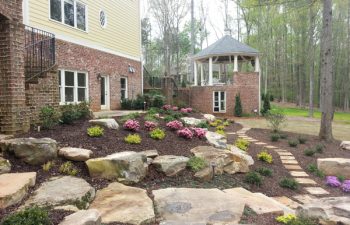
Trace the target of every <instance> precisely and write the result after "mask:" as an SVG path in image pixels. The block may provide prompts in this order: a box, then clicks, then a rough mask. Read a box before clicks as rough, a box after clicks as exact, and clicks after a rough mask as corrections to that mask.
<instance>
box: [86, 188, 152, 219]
mask: <svg viewBox="0 0 350 225" xmlns="http://www.w3.org/2000/svg"><path fill="white" fill-rule="evenodd" d="M90 209H97V210H98V211H99V212H101V215H102V222H103V223H113V222H116V223H123V224H124V223H126V224H136V225H138V224H153V222H154V220H155V215H154V210H153V202H152V200H151V199H150V198H149V197H148V195H147V191H146V190H143V189H140V188H135V187H129V186H125V185H123V184H121V183H117V182H114V183H111V184H109V185H108V187H106V188H104V189H102V190H99V191H97V193H96V198H95V200H94V201H93V202H92V203H91V206H90Z"/></svg>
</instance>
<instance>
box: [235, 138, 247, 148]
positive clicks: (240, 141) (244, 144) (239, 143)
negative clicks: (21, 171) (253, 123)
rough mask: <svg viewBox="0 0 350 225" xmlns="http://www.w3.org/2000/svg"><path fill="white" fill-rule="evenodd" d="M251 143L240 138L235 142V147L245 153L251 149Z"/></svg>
mask: <svg viewBox="0 0 350 225" xmlns="http://www.w3.org/2000/svg"><path fill="white" fill-rule="evenodd" d="M249 144H250V143H249V141H247V140H244V139H243V138H238V139H237V140H236V141H235V146H236V147H237V148H239V149H241V150H243V151H247V150H248V147H249Z"/></svg>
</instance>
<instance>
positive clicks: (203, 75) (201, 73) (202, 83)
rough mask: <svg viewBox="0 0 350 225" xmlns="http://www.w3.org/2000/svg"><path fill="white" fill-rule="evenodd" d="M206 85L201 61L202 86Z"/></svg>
mask: <svg viewBox="0 0 350 225" xmlns="http://www.w3.org/2000/svg"><path fill="white" fill-rule="evenodd" d="M203 85H204V71H203V63H201V86H203Z"/></svg>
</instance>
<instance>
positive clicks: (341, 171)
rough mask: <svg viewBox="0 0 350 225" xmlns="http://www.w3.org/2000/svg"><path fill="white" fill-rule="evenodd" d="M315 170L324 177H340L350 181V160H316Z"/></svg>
mask: <svg viewBox="0 0 350 225" xmlns="http://www.w3.org/2000/svg"><path fill="white" fill-rule="evenodd" d="M317 168H318V169H319V170H322V171H323V172H324V173H325V174H326V175H333V176H338V175H342V176H344V177H345V178H346V179H350V159H345V158H324V159H317Z"/></svg>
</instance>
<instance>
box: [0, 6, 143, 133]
mask: <svg viewBox="0 0 350 225" xmlns="http://www.w3.org/2000/svg"><path fill="white" fill-rule="evenodd" d="M0 53H1V55H0V62H1V64H0V78H1V81H0V133H16V132H21V131H26V130H28V129H29V126H30V124H33V123H36V122H37V120H38V113H39V111H40V109H41V108H42V107H43V106H44V105H51V106H54V107H58V106H59V105H60V104H61V105H62V104H69V103H79V102H81V101H89V102H90V105H91V109H92V110H93V111H100V110H116V109H120V102H121V99H123V98H134V97H136V96H137V95H138V94H141V93H142V89H143V88H142V86H143V79H142V69H141V68H142V62H141V24H140V1H139V0H130V1H125V0H113V1H109V0H101V1H94V0H0Z"/></svg>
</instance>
